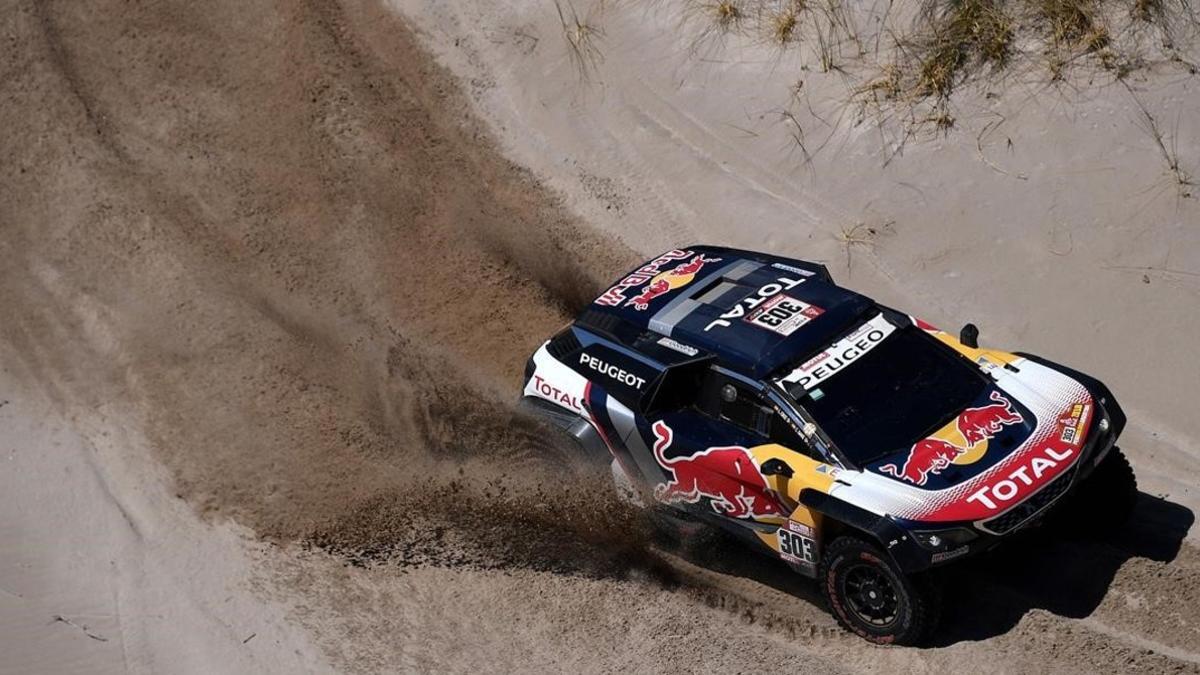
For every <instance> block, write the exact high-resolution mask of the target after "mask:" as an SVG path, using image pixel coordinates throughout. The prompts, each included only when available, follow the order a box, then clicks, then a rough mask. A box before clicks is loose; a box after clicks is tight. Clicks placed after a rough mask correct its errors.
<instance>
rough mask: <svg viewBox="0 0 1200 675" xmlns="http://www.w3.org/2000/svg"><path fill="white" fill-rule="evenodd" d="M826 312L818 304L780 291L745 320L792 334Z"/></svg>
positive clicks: (768, 328)
mask: <svg viewBox="0 0 1200 675" xmlns="http://www.w3.org/2000/svg"><path fill="white" fill-rule="evenodd" d="M824 312H825V310H823V309H821V308H820V307H817V306H816V305H810V304H808V303H807V302H802V301H800V300H797V299H795V298H793V297H791V296H788V295H784V294H783V293H780V294H779V295H776V296H774V297H772V298H770V299H769V300H767V301H766V302H764V303H762V304H761V305H759V306H758V307H756V308H755V309H754V310H753V311H751V312H750V313H749V314H747V315H746V318H745V319H743V320H744V321H746V322H747V323H750V324H753V325H755V326H758V327H759V328H766V329H767V330H769V331H774V332H776V333H779V334H780V335H791V334H792V333H794V332H796V329H797V328H799V327H801V326H803V325H804V324H806V323H808V322H809V321H812V320H813V319H815V318H817V317H818V316H821V314H823V313H824Z"/></svg>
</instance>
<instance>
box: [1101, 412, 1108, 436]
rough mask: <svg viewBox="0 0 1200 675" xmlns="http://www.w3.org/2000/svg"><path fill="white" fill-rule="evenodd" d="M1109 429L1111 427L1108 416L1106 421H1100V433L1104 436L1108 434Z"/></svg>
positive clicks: (1105, 418)
mask: <svg viewBox="0 0 1200 675" xmlns="http://www.w3.org/2000/svg"><path fill="white" fill-rule="evenodd" d="M1108 427H1109V424H1108V417H1107V416H1106V417H1104V419H1102V420H1100V433H1102V434H1103V433H1105V432H1107V431H1108Z"/></svg>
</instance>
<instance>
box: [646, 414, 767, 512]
mask: <svg viewBox="0 0 1200 675" xmlns="http://www.w3.org/2000/svg"><path fill="white" fill-rule="evenodd" d="M653 429H654V458H655V459H656V460H657V461H658V463H659V465H661V466H662V467H663V468H665V469H667V470H668V471H670V472H671V473H672V474H674V478H673V479H672V480H671V481H670V482H668V483H663V484H660V485H657V486H655V488H654V498H655V499H657V500H659V501H662V502H666V503H670V504H676V503H686V504H695V503H696V502H698V501H700V499H701V498H705V497H706V498H708V499H709V500H711V504H712V508H713V510H714V511H716V512H717V513H720V514H722V515H725V516H729V517H730V518H761V517H766V516H783V515H785V514H784V511H783V509H782V508H780V506H779V504H778V503H776V501H775V500H774V498H772V497H771V496H770V495H768V493H767V482H766V480H765V479H764V478H763V476H762V473H761V472H760V471H759V468H758V465H757V464H755V462H754V458H753V457H752V456H751V455H750V451H749V450H748V449H746V448H744V447H741V446H737V445H731V446H724V447H714V448H708V449H707V450H703V451H701V452H698V453H696V454H694V455H692V456H690V457H673V458H670V459H668V458H667V456H666V451H667V449H668V448H670V447H671V442H672V440H673V439H674V436H675V433H674V431H673V430H672V429H671V427H669V426H667V425H666V423H664V422H661V421H659V422H655V423H654V426H653Z"/></svg>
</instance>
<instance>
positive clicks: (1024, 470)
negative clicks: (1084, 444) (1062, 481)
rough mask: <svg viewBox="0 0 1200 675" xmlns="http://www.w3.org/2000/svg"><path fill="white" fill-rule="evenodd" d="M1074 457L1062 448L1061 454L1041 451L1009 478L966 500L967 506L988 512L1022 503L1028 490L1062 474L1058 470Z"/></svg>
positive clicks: (1069, 449) (1067, 448)
mask: <svg viewBox="0 0 1200 675" xmlns="http://www.w3.org/2000/svg"><path fill="white" fill-rule="evenodd" d="M1074 455H1075V448H1074V447H1071V446H1069V445H1068V446H1065V447H1063V448H1062V449H1061V450H1055V449H1054V448H1051V447H1046V448H1044V449H1043V450H1042V451H1041V452H1040V453H1038V454H1035V455H1033V457H1032V458H1030V459H1029V460H1028V461H1026V462H1024V463H1023V464H1022V465H1021V466H1019V467H1017V468H1016V469H1015V470H1014V471H1012V472H1011V473H1009V474H1008V476H1006V477H1004V478H1002V479H1001V480H998V481H995V482H993V483H991V484H990V485H984V486H983V487H981V488H979V489H978V490H976V491H975V492H972V493H971V495H970V496H969V497H967V501H968V502H978V503H980V504H983V505H984V506H986V507H987V508H989V509H997V508H1000V507H1001V506H1003V505H1004V504H1007V503H1009V502H1014V501H1020V500H1021V499H1024V493H1026V492H1028V491H1029V488H1030V486H1032V485H1035V484H1039V483H1041V482H1042V476H1047V475H1053V474H1054V473H1057V472H1058V471H1061V468H1060V467H1065V466H1066V465H1068V464H1070V462H1069V461H1067V460H1069V459H1071V457H1073V456H1074Z"/></svg>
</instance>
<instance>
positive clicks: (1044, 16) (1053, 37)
mask: <svg viewBox="0 0 1200 675" xmlns="http://www.w3.org/2000/svg"><path fill="white" fill-rule="evenodd" d="M1034 15H1035V17H1036V20H1037V21H1039V22H1040V23H1042V24H1044V25H1045V26H1046V27H1047V28H1048V31H1049V35H1050V46H1051V47H1052V48H1055V49H1059V50H1064V51H1073V50H1076V49H1079V48H1082V49H1083V50H1084V51H1085V52H1094V51H1098V50H1100V49H1102V48H1104V47H1106V46H1108V44H1109V40H1110V36H1109V33H1108V28H1107V27H1105V26H1104V24H1103V23H1102V22H1101V20H1100V18H1099V17H1100V6H1099V2H1098V0H1036V1H1035V2H1034Z"/></svg>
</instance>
